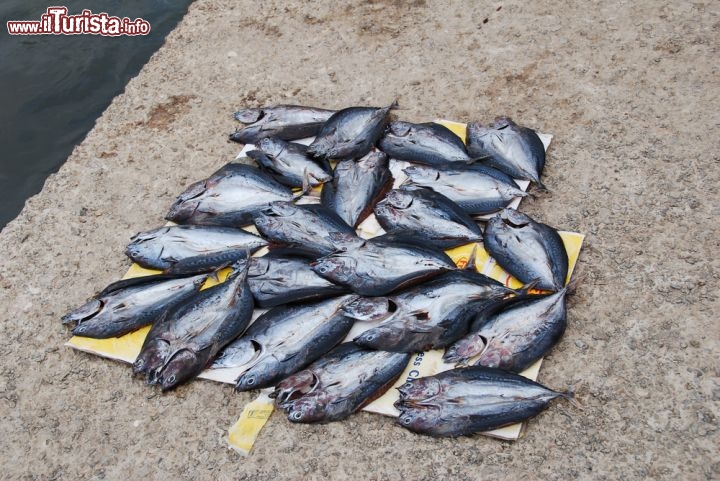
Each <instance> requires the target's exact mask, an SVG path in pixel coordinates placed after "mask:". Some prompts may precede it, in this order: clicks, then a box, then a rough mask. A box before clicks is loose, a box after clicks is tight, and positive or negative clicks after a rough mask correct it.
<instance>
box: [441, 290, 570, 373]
mask: <svg viewBox="0 0 720 481" xmlns="http://www.w3.org/2000/svg"><path fill="white" fill-rule="evenodd" d="M566 293H567V288H564V289H562V290H561V291H559V292H557V293H555V294H550V295H540V296H519V297H516V298H513V299H511V300H510V301H509V302H507V303H506V304H504V305H501V309H496V310H495V311H496V312H492V311H486V312H484V313H481V314H480V315H479V316H478V317H476V318H475V320H474V322H473V326H472V328H471V332H470V333H469V334H467V335H466V336H465V337H463V338H462V339H460V340H458V341H457V342H455V343H454V344H453V345H452V346H450V347H449V348H448V349H447V351H446V352H445V355H444V356H443V359H444V360H445V362H449V363H458V364H463V365H464V364H467V363H468V362H469V361H470V359H471V358H475V357H476V356H478V357H477V358H476V359H473V364H474V365H476V366H485V367H497V368H500V369H505V370H507V371H515V372H520V371H522V370H524V369H526V368H527V367H529V366H530V365H531V364H532V363H534V362H535V361H537V360H538V359H540V358H541V357H542V356H544V355H545V354H546V353H547V352H548V351H549V350H550V349H551V348H552V347H553V346H554V345H555V344H556V343H557V342H558V341H559V340H560V338H561V337H562V335H563V333H564V332H565V326H566V325H567V308H566V306H565V295H566Z"/></svg>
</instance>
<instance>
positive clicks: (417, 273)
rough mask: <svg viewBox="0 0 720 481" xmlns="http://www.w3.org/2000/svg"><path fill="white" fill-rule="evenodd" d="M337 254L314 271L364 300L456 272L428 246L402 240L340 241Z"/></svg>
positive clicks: (449, 261)
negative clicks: (359, 295)
mask: <svg viewBox="0 0 720 481" xmlns="http://www.w3.org/2000/svg"><path fill="white" fill-rule="evenodd" d="M333 243H334V244H335V246H336V247H337V248H338V249H339V251H338V252H335V253H333V254H330V255H328V256H325V257H323V258H321V259H318V261H317V262H315V263H314V264H313V270H314V271H315V272H317V273H318V274H320V275H321V276H323V277H326V278H328V279H330V280H331V281H333V282H334V283H336V284H340V285H343V286H347V287H349V288H350V289H352V291H353V292H355V293H357V294H361V295H363V296H382V295H385V294H387V293H389V292H392V291H394V290H396V289H399V288H401V287H406V286H410V285H413V284H417V283H419V282H422V281H423V280H425V279H429V278H431V277H434V276H437V275H439V274H441V273H443V272H445V271H449V270H453V269H456V267H455V264H454V263H453V261H452V259H450V258H449V257H448V256H447V254H445V253H444V252H443V251H441V250H439V249H436V248H434V247H431V246H422V245H418V244H414V243H411V242H409V241H408V240H404V239H399V240H398V239H396V238H388V237H387V236H381V237H375V238H373V239H369V240H364V239H360V238H352V239H342V240H341V239H339V238H338V236H333Z"/></svg>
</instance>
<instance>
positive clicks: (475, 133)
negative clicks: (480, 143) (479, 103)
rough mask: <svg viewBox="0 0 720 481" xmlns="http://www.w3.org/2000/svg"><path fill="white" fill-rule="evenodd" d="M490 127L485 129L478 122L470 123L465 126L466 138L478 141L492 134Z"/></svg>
mask: <svg viewBox="0 0 720 481" xmlns="http://www.w3.org/2000/svg"><path fill="white" fill-rule="evenodd" d="M492 131H493V128H492V127H486V126H484V125H483V124H481V123H480V122H470V123H468V124H467V137H468V138H473V139H479V138H482V137H485V136H487V135H489V134H490V133H492Z"/></svg>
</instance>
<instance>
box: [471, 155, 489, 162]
mask: <svg viewBox="0 0 720 481" xmlns="http://www.w3.org/2000/svg"><path fill="white" fill-rule="evenodd" d="M491 158H492V155H481V156H479V157H473V158H470V159H468V160H466V161H465V163H466V164H474V163H475V162H482V161H484V160H490V159H491Z"/></svg>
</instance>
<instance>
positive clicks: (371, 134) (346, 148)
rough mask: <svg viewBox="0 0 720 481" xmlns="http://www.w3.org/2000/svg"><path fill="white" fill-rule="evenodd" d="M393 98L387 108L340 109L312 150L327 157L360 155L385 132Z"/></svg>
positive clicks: (394, 103) (355, 156) (320, 134)
mask: <svg viewBox="0 0 720 481" xmlns="http://www.w3.org/2000/svg"><path fill="white" fill-rule="evenodd" d="M396 107H397V103H396V102H393V104H392V105H389V106H387V107H384V108H376V107H349V108H346V109H342V110H338V111H337V112H335V113H334V114H333V115H332V117H330V118H329V119H328V121H327V122H326V123H325V125H323V127H322V129H321V130H320V133H319V134H318V135H317V137H316V138H315V140H314V141H313V143H312V144H310V146H309V147H308V153H309V154H311V155H314V156H315V157H320V158H323V159H349V158H354V159H357V158H360V157H362V156H364V155H365V154H367V153H368V152H370V150H371V149H372V148H373V146H374V145H375V142H377V141H378V139H379V138H380V137H381V136H382V133H383V129H384V128H385V125H386V124H387V122H388V113H389V112H390V110H391V109H394V108H396Z"/></svg>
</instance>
